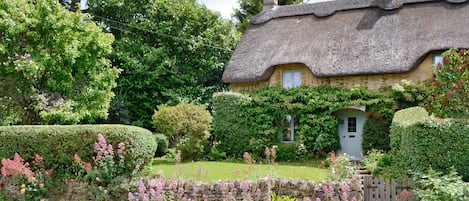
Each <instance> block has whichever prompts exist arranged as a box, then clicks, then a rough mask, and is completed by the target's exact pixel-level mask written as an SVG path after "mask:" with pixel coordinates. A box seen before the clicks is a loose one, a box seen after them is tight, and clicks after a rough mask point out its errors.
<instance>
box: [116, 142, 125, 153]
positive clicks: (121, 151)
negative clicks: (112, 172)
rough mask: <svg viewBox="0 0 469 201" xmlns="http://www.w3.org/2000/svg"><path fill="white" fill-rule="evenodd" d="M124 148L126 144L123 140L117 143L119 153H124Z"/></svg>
mask: <svg viewBox="0 0 469 201" xmlns="http://www.w3.org/2000/svg"><path fill="white" fill-rule="evenodd" d="M124 150H125V144H124V143H123V142H120V143H119V144H118V145H117V154H119V155H122V154H124Z"/></svg>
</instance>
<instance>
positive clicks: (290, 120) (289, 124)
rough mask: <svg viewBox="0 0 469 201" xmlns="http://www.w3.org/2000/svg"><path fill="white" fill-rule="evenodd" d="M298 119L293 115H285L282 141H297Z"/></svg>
mask: <svg viewBox="0 0 469 201" xmlns="http://www.w3.org/2000/svg"><path fill="white" fill-rule="evenodd" d="M295 124H296V119H295V117H294V116H292V115H285V119H284V123H283V129H282V141H283V142H293V141H295V126H296V125H295Z"/></svg>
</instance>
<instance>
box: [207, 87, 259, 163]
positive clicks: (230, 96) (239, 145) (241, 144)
mask: <svg viewBox="0 0 469 201" xmlns="http://www.w3.org/2000/svg"><path fill="white" fill-rule="evenodd" d="M250 102H251V98H250V97H249V96H248V95H244V94H240V93H233V92H221V93H215V94H214V95H213V132H212V134H213V136H215V140H216V143H217V145H216V147H217V149H218V150H219V151H222V152H225V153H227V154H228V156H229V157H233V158H239V157H241V156H242V155H243V152H244V151H249V152H252V150H251V149H249V141H250V139H251V137H250V133H251V130H250V128H249V116H248V115H247V112H246V111H245V109H246V106H247V105H248V104H250Z"/></svg>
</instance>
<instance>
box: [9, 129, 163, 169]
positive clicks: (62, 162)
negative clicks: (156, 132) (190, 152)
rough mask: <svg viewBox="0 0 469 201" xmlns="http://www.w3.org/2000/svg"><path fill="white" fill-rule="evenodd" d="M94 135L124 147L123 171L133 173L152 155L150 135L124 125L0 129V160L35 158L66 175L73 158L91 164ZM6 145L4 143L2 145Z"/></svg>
mask: <svg viewBox="0 0 469 201" xmlns="http://www.w3.org/2000/svg"><path fill="white" fill-rule="evenodd" d="M98 133H102V134H103V135H104V136H105V137H106V139H107V140H108V142H109V143H111V144H113V145H114V146H117V144H118V143H119V142H123V143H125V145H126V150H127V151H126V154H125V161H126V164H125V167H126V170H129V171H130V170H133V169H134V167H135V166H136V165H140V166H142V165H143V164H144V163H145V162H146V161H148V160H149V159H151V158H152V157H153V155H154V153H155V149H156V143H155V137H154V136H153V134H152V133H151V132H150V131H148V130H146V129H143V128H139V127H134V126H124V125H73V126H6V127H0V141H1V142H2V144H1V146H0V158H9V157H11V156H12V155H13V154H14V153H15V152H18V153H19V154H21V156H22V157H23V158H24V159H25V160H27V161H31V160H33V159H34V157H35V155H36V154H38V155H41V156H42V157H43V158H46V159H47V160H46V161H44V163H45V164H44V165H45V166H46V167H49V168H53V169H55V170H56V171H58V172H57V173H59V174H70V169H69V168H70V164H72V162H73V161H74V159H73V156H74V154H75V153H76V154H78V155H79V156H80V157H81V158H82V159H83V160H85V161H91V160H92V157H93V155H94V152H93V146H94V143H95V140H96V136H97V134H98ZM4 142H7V143H4Z"/></svg>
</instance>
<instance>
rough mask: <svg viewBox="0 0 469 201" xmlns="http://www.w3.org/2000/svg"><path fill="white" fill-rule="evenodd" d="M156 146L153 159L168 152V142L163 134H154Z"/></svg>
mask: <svg viewBox="0 0 469 201" xmlns="http://www.w3.org/2000/svg"><path fill="white" fill-rule="evenodd" d="M155 137H156V144H158V146H157V148H156V152H155V157H161V156H164V155H166V152H168V147H169V141H168V138H167V137H166V136H165V135H163V134H156V135H155Z"/></svg>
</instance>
